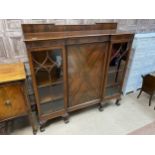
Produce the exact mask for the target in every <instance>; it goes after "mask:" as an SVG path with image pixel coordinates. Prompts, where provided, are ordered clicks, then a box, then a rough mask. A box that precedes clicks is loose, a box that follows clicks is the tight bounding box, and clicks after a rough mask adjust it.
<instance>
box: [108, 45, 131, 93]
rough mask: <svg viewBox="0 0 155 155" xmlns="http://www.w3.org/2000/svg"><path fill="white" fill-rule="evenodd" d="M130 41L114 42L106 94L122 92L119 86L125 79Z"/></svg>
mask: <svg viewBox="0 0 155 155" xmlns="http://www.w3.org/2000/svg"><path fill="white" fill-rule="evenodd" d="M128 46H129V45H128V43H114V44H113V45H112V51H111V57H110V64H109V70H108V75H107V82H106V93H105V95H106V96H110V95H111V96H112V95H115V94H116V93H120V90H119V87H120V85H121V83H122V80H123V78H124V77H123V75H124V71H125V66H126V61H127V57H128V51H129V49H128V48H129V47H128Z"/></svg>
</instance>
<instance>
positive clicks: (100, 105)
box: [99, 44, 111, 111]
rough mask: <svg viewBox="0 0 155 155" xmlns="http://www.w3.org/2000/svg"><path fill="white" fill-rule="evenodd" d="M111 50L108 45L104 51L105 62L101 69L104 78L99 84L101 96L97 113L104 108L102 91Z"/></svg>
mask: <svg viewBox="0 0 155 155" xmlns="http://www.w3.org/2000/svg"><path fill="white" fill-rule="evenodd" d="M110 50H111V44H108V47H107V50H106V52H107V53H106V58H105V59H106V61H105V62H104V67H103V73H105V77H104V78H103V80H102V83H101V92H100V95H101V101H100V103H99V111H103V110H104V109H103V107H104V102H103V100H104V95H103V94H104V91H105V83H106V78H107V76H106V75H107V72H108V67H107V66H108V64H109V61H108V60H109V51H110Z"/></svg>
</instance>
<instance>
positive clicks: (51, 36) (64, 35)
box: [24, 30, 133, 42]
mask: <svg viewBox="0 0 155 155" xmlns="http://www.w3.org/2000/svg"><path fill="white" fill-rule="evenodd" d="M121 34H133V33H131V32H125V31H120V30H89V31H65V32H39V33H27V34H25V37H24V41H25V42H29V41H41V40H59V39H69V38H70V39H71V38H82V37H99V36H107V35H121Z"/></svg>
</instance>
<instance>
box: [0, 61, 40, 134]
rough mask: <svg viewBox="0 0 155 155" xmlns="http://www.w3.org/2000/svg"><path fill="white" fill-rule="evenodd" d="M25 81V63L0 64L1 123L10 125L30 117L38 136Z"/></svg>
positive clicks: (34, 131)
mask: <svg viewBox="0 0 155 155" xmlns="http://www.w3.org/2000/svg"><path fill="white" fill-rule="evenodd" d="M25 79H26V74H25V69H24V64H23V63H16V64H0V122H1V123H2V122H6V124H8V122H9V121H10V120H12V119H14V118H17V117H21V116H24V115H28V116H29V119H30V122H31V125H32V128H33V133H34V134H36V132H37V131H36V128H35V125H34V122H33V119H32V113H31V109H30V105H29V102H28V97H27V92H26V85H25Z"/></svg>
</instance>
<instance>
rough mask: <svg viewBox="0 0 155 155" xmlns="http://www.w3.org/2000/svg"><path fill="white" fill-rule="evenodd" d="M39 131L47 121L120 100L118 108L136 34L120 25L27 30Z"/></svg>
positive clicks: (33, 26)
mask: <svg viewBox="0 0 155 155" xmlns="http://www.w3.org/2000/svg"><path fill="white" fill-rule="evenodd" d="M22 29H23V33H24V38H25V40H24V41H25V44H26V47H27V53H28V57H29V64H30V69H31V73H32V80H33V87H34V91H35V97H36V101H37V107H38V114H39V119H40V125H41V130H42V131H43V127H44V124H45V122H46V121H47V120H49V119H52V118H54V117H58V116H62V117H64V118H65V120H66V122H68V113H69V112H71V111H74V110H77V109H81V108H84V107H87V106H90V105H94V104H99V105H100V108H99V109H100V110H101V111H102V110H103V105H104V101H106V100H109V99H116V104H117V105H119V101H120V97H121V89H122V85H123V80H124V75H125V71H126V67H127V63H128V59H129V55H130V48H131V44H132V40H133V37H134V34H133V33H130V32H122V31H119V30H117V23H97V24H94V25H54V24H23V25H22Z"/></svg>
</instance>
